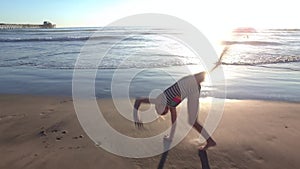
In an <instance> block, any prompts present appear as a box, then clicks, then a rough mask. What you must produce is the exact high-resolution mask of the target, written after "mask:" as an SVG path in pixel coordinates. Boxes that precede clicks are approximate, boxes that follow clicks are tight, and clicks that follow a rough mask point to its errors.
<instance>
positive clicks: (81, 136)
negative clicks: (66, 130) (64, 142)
mask: <svg viewBox="0 0 300 169" xmlns="http://www.w3.org/2000/svg"><path fill="white" fill-rule="evenodd" d="M83 137H84V136H83V135H82V134H81V135H80V136H75V137H73V139H79V138H83Z"/></svg>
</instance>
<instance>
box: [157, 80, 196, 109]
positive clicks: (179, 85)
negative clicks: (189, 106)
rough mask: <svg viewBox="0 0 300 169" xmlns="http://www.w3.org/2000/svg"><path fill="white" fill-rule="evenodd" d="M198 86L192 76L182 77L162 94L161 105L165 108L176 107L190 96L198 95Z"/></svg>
mask: <svg viewBox="0 0 300 169" xmlns="http://www.w3.org/2000/svg"><path fill="white" fill-rule="evenodd" d="M200 90H201V86H200V84H197V82H196V79H195V77H194V76H193V75H190V76H187V77H184V78H182V79H180V80H179V81H177V82H176V83H175V84H173V85H172V86H170V87H169V88H167V89H166V90H165V91H164V92H163V95H164V97H163V100H162V101H163V103H164V104H166V105H167V106H171V107H176V106H177V105H178V104H180V103H181V102H182V100H184V99H185V98H186V97H188V96H189V95H191V94H195V93H197V94H199V93H200Z"/></svg>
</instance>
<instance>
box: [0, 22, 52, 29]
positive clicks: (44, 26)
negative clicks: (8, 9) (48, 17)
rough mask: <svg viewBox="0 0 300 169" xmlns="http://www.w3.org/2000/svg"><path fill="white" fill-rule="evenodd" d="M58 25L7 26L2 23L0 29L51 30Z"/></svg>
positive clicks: (46, 23)
mask: <svg viewBox="0 0 300 169" xmlns="http://www.w3.org/2000/svg"><path fill="white" fill-rule="evenodd" d="M55 27H56V25H55V24H52V23H51V22H48V21H44V22H43V24H41V25H35V24H6V23H0V29H51V28H55Z"/></svg>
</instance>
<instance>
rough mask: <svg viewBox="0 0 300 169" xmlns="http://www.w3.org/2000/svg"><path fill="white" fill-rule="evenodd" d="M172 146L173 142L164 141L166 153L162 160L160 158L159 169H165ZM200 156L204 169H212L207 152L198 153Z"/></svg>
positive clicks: (200, 151)
mask: <svg viewBox="0 0 300 169" xmlns="http://www.w3.org/2000/svg"><path fill="white" fill-rule="evenodd" d="M170 145H171V142H169V141H164V150H165V152H164V153H163V154H162V155H161V158H160V161H159V163H158V167H157V169H163V168H164V165H165V162H166V160H167V157H168V153H169V148H170ZM167 150H168V151H167ZM198 156H199V158H200V161H201V166H202V169H210V166H209V162H208V157H207V153H206V151H205V150H199V151H198Z"/></svg>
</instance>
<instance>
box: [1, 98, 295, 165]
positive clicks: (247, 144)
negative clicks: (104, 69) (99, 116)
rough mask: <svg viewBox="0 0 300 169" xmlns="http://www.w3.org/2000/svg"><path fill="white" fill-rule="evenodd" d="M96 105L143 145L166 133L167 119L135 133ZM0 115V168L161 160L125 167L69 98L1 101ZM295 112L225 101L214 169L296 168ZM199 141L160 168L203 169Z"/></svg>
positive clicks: (106, 103) (288, 106) (105, 105)
mask: <svg viewBox="0 0 300 169" xmlns="http://www.w3.org/2000/svg"><path fill="white" fill-rule="evenodd" d="M99 102H100V103H99V105H100V107H101V110H102V112H103V113H104V115H105V117H106V118H107V120H108V121H109V122H110V124H111V125H112V126H113V127H114V128H117V129H119V131H120V132H123V133H131V134H132V133H134V134H132V135H134V136H137V137H144V136H147V135H155V134H157V133H159V132H160V131H161V130H162V129H164V128H166V127H168V126H169V125H170V116H169V115H167V116H166V117H165V120H159V121H157V122H154V123H151V124H145V125H144V129H143V130H138V129H137V128H135V127H134V125H133V124H131V122H130V121H128V120H125V119H124V118H122V117H119V116H118V115H117V112H116V110H115V109H114V108H113V106H112V100H109V99H105V100H99ZM101 105H102V106H101ZM201 106H202V108H201V112H200V116H199V118H201V117H202V115H201V113H203V114H205V112H202V111H205V103H202V104H201ZM0 107H1V108H0V133H1V136H0V159H1V161H0V168H6V169H18V168H32V169H33V168H46V169H47V168H49V169H50V168H51V169H52V168H58V169H59V168H74V169H76V168H78V169H79V168H87V169H88V168H157V167H158V165H159V163H160V160H161V157H162V155H158V156H154V157H150V158H142V159H130V158H124V157H119V156H116V155H113V154H111V153H109V152H106V151H105V150H103V149H101V148H99V147H97V146H96V145H95V144H94V142H93V141H92V140H91V139H90V138H89V137H88V136H87V135H86V134H85V133H84V131H83V129H82V128H81V126H80V124H79V122H78V119H77V117H76V114H75V112H74V107H73V103H72V99H71V98H69V97H46V96H30V95H0ZM142 108H143V107H142ZM144 108H145V107H144ZM299 110H300V104H299V103H286V102H271V101H258V100H226V103H225V110H224V113H223V117H222V120H221V122H220V124H219V126H218V128H217V129H216V131H215V133H214V134H213V137H214V139H215V140H216V142H217V144H218V145H217V146H216V147H214V148H211V149H209V150H208V151H207V154H208V158H209V162H210V166H211V168H214V169H253V168H256V169H259V168H261V169H277V168H278V169H279V168H280V169H282V168H288V169H298V168H300V161H299V149H300V142H299V140H300V123H299V120H300V111H299ZM124 126H125V127H124ZM196 138H198V134H197V133H196V131H195V130H192V131H191V132H190V133H189V134H188V135H187V137H186V138H185V139H184V140H183V141H182V142H181V143H180V144H178V145H177V146H176V147H174V148H173V149H171V150H170V151H169V152H168V155H167V158H166V161H165V163H164V168H201V167H200V166H201V162H200V159H199V156H198V150H197V145H196V144H195V143H194V140H195V139H196Z"/></svg>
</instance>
